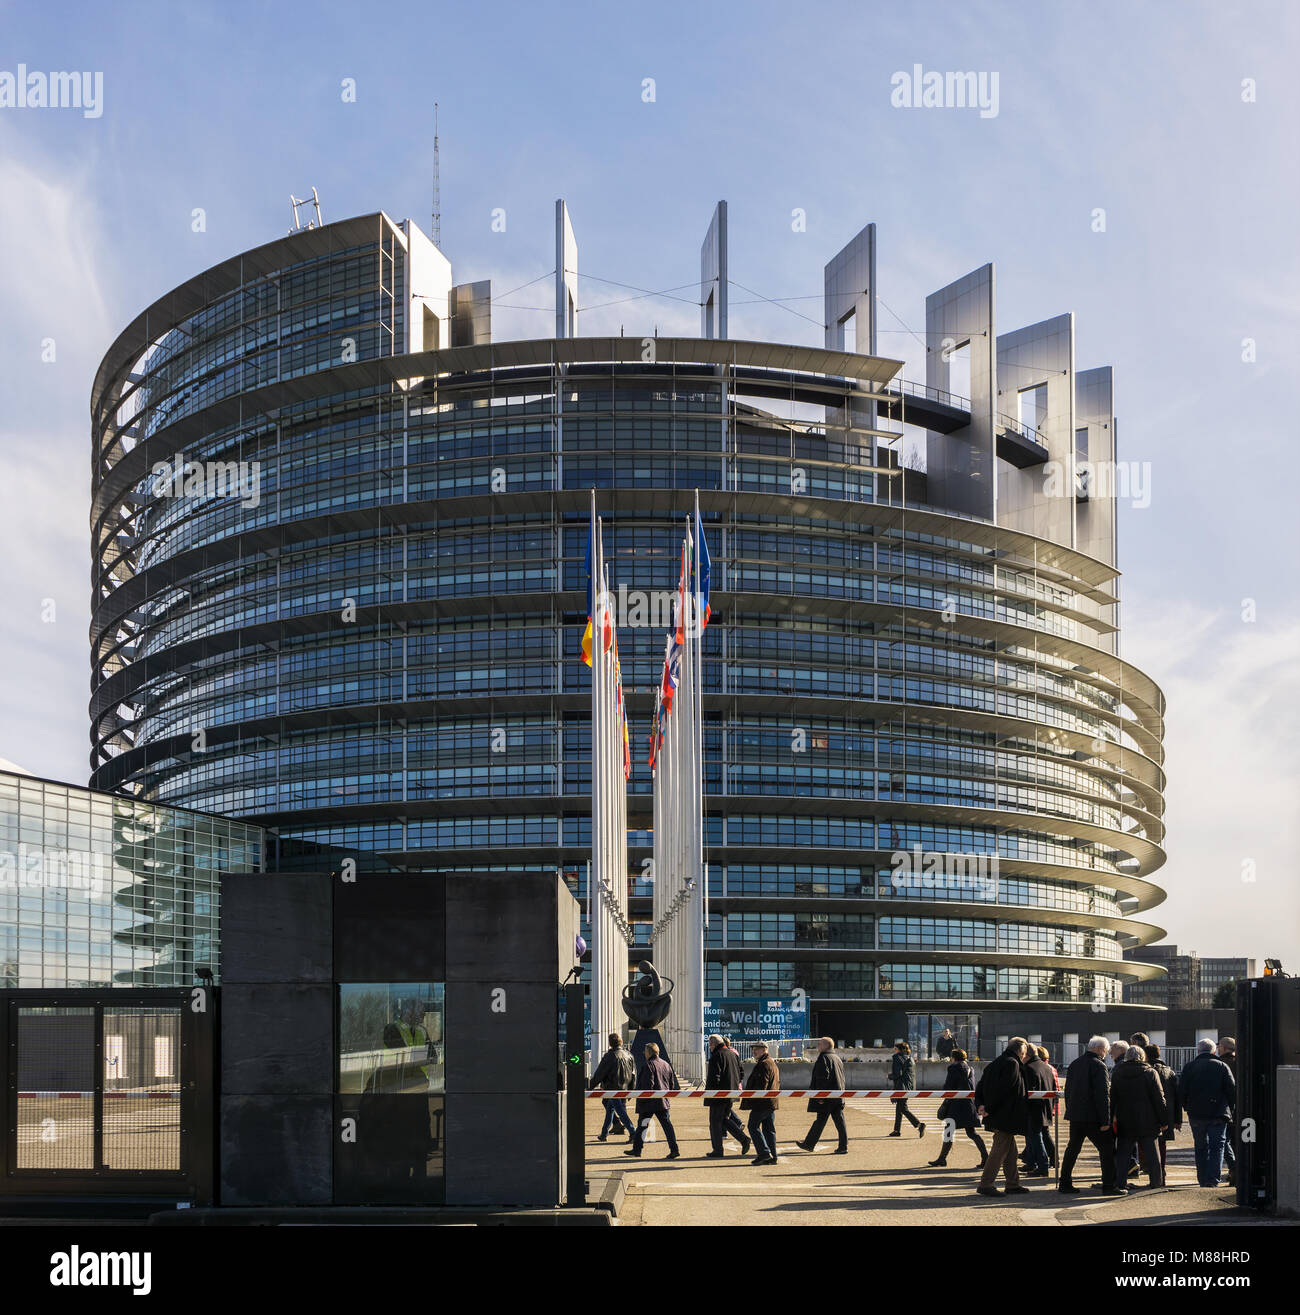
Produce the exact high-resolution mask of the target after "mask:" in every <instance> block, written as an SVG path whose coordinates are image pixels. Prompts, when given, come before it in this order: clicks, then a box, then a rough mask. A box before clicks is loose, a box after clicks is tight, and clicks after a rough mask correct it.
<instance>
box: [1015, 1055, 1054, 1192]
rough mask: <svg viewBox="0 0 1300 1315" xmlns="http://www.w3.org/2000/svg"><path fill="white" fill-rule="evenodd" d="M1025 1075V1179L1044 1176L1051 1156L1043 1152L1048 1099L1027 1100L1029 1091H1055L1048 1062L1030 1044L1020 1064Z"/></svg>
mask: <svg viewBox="0 0 1300 1315" xmlns="http://www.w3.org/2000/svg"><path fill="white" fill-rule="evenodd" d="M1021 1071H1022V1072H1023V1073H1024V1075H1025V1097H1026V1107H1027V1108H1026V1112H1025V1168H1024V1175H1025V1177H1026V1178H1046V1177H1047V1171H1048V1169H1049V1168H1050V1167H1051V1162H1052V1161H1051V1156H1050V1155H1049V1154H1048V1152H1047V1141H1046V1134H1047V1128H1048V1125H1049V1124H1050V1123H1051V1121H1052V1102H1051V1101H1050V1100H1042V1099H1039V1100H1031V1099H1029V1092H1031V1091H1055V1090H1056V1075H1055V1074H1054V1073H1053V1072H1052V1068H1051V1065H1050V1064H1048V1062H1047V1061H1046V1060H1045V1059H1042V1058H1041V1057H1040V1056H1039V1054H1038V1050H1037V1048H1036V1047H1034V1046H1032V1045H1031V1046H1030V1047H1029V1049H1028V1051H1027V1053H1026V1055H1025V1062H1024V1063H1023V1064H1022V1065H1021Z"/></svg>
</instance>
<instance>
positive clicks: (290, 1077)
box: [218, 872, 579, 1206]
mask: <svg viewBox="0 0 1300 1315" xmlns="http://www.w3.org/2000/svg"><path fill="white" fill-rule="evenodd" d="M578 912H579V911H578V905H577V902H576V901H575V900H574V899H573V897H572V896H571V895H570V894H569V892H568V890H567V889H566V888H565V886H564V884H563V883H562V882H561V881H559V880H558V878H555V877H538V876H522V875H520V874H465V875H453V876H450V877H435V876H418V875H413V876H407V875H397V874H365V873H363V874H359V875H358V877H357V879H356V881H354V882H345V881H342V880H340V879H339V878H337V877H331V876H330V875H329V874H327V873H297V872H295V873H258V874H233V875H230V876H227V877H225V878H224V879H223V882H222V931H221V941H222V977H221V993H220V994H221V1004H220V1070H219V1071H220V1086H219V1091H220V1118H219V1132H218V1139H219V1162H220V1174H219V1182H220V1197H219V1200H220V1202H221V1204H223V1205H319V1204H329V1203H331V1202H334V1201H336V1200H339V1199H340V1197H341V1196H344V1195H347V1194H348V1191H349V1190H350V1189H349V1188H347V1187H346V1186H344V1185H343V1184H340V1183H337V1182H336V1175H335V1172H334V1164H335V1153H336V1151H337V1149H338V1147H337V1146H336V1141H337V1140H338V1129H337V1128H336V1126H335V1124H336V1122H337V1118H338V1114H339V1109H341V1106H340V1107H336V1096H335V1092H334V1087H335V1069H336V1055H335V1044H336V1042H335V1006H336V998H337V985H338V984H339V983H341V982H369V981H373V982H406V981H410V982H419V981H435V982H445V984H446V1016H445V1023H444V1043H445V1056H446V1070H445V1071H446V1095H445V1097H444V1103H443V1110H442V1112H441V1119H442V1121H441V1131H442V1146H443V1147H444V1148H445V1167H444V1189H445V1200H446V1202H447V1204H450V1205H496V1206H505V1205H554V1204H556V1203H557V1202H558V1201H560V1199H561V1190H562V1181H563V1145H564V1141H563V1131H564V1130H563V1101H562V1095H561V1092H560V1080H561V1075H560V1063H559V1047H558V1044H557V1043H558V1031H557V1028H558V1017H559V983H560V981H561V979H562V978H563V977H564V975H565V974H566V973H567V972H568V971H569V969H570V968H571V967H572V966H573V964H574V963H575V962H576V960H575V957H574V953H573V950H574V937H575V936H576V935H577V932H578ZM402 1099H406V1098H402Z"/></svg>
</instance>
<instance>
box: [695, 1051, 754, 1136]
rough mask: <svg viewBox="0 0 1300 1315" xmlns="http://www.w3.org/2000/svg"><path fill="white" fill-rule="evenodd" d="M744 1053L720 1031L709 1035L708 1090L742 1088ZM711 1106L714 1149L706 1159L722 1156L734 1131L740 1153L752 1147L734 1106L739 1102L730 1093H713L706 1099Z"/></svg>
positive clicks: (705, 1079)
mask: <svg viewBox="0 0 1300 1315" xmlns="http://www.w3.org/2000/svg"><path fill="white" fill-rule="evenodd" d="M741 1081H742V1078H741V1072H740V1056H739V1055H737V1054H736V1052H735V1051H734V1050H732V1049H731V1048H730V1047H729V1046H728V1045H727V1043H726V1042H725V1041H724V1040H723V1039H722V1037H720V1036H718V1035H717V1034H716V1033H715V1034H714V1035H713V1036H711V1037H710V1038H709V1067H708V1071H707V1072H706V1073H705V1075H704V1089H705V1090H706V1091H739V1090H740V1086H741ZM704 1103H705V1104H706V1105H707V1106H708V1107H709V1142H710V1144H711V1146H712V1148H713V1149H712V1150H710V1151H709V1152H708V1154H707V1155H706V1156H705V1157H704V1158H705V1159H706V1160H720V1159H721V1158H722V1157H723V1155H724V1154H725V1152H724V1151H723V1139H724V1138H725V1137H726V1136H727V1135H728V1134H730V1135H731V1136H732V1137H734V1138H735V1139H736V1140H737V1141H738V1142H739V1143H740V1153H741V1155H744V1154H745V1153H746V1152H747V1151H748V1150H749V1138H748V1137H746V1136H745V1129H744V1128H743V1127H742V1126H741V1122H740V1118H739V1116H738V1115H737V1114H736V1112H735V1110H734V1109H733V1108H732V1106H733V1104H734V1103H735V1102H734V1101H733V1100H732V1099H731V1098H730V1097H727V1096H710V1097H708V1098H707V1099H706V1100H705V1102H704Z"/></svg>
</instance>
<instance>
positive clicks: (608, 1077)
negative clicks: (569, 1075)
mask: <svg viewBox="0 0 1300 1315" xmlns="http://www.w3.org/2000/svg"><path fill="white" fill-rule="evenodd" d="M635 1081H636V1060H634V1059H633V1058H632V1055H631V1053H630V1052H629V1051H628V1050H627V1048H626V1047H625V1046H624V1045H623V1038H622V1037H621V1036H619V1034H618V1033H617V1032H611V1033H610V1034H609V1049H608V1050H606V1051H605V1053H604V1054H603V1055H602V1056H601V1059H600V1063H599V1064H597V1065H596V1071H595V1072H594V1073H593V1074H592V1075H591V1086H590V1088H589V1090H591V1091H630V1090H631V1089H632V1084H633V1083H634V1082H635ZM600 1103H601V1104H602V1105H603V1106H604V1107H605V1121H604V1123H602V1124H601V1127H600V1135H599V1136H598V1137H597V1138H596V1140H597V1141H605V1140H607V1139H608V1137H609V1134H610V1132H611V1130H613V1129H614V1128H615V1125H616V1124H621V1125H622V1126H621V1127H620V1128H619V1129H618V1131H619V1133H620V1135H629V1136H630V1135H631V1132H632V1120H631V1119H629V1118H628V1117H627V1098H626V1097H618V1096H607V1097H604V1098H602V1100H601V1102H600Z"/></svg>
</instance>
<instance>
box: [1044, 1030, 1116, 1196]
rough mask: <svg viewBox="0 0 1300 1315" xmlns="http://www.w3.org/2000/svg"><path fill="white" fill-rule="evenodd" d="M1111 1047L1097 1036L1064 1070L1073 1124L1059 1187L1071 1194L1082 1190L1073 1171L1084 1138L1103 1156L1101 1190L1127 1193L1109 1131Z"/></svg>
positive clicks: (1067, 1110)
mask: <svg viewBox="0 0 1300 1315" xmlns="http://www.w3.org/2000/svg"><path fill="white" fill-rule="evenodd" d="M1109 1049H1110V1043H1109V1042H1108V1041H1107V1040H1106V1038H1105V1037H1104V1036H1095V1037H1093V1038H1092V1039H1091V1040H1090V1041H1089V1042H1088V1048H1087V1050H1085V1051H1084V1052H1083V1054H1082V1055H1080V1056H1079V1058H1078V1059H1076V1060H1075V1061H1074V1063H1072V1064H1071V1065H1070V1067H1069V1068H1067V1069H1066V1070H1065V1117H1066V1120H1067V1121H1068V1122H1069V1124H1070V1142H1069V1145H1068V1146H1066V1148H1065V1159H1064V1160H1062V1161H1061V1187H1060V1190H1061V1191H1063V1192H1065V1193H1067V1194H1068V1195H1071V1196H1073V1195H1076V1194H1077V1193H1078V1191H1079V1189H1078V1188H1077V1187H1076V1186H1075V1185H1074V1183H1073V1181H1072V1180H1071V1174H1073V1172H1074V1163H1075V1161H1076V1160H1077V1159H1078V1158H1079V1152H1080V1151H1081V1150H1083V1143H1084V1141H1085V1140H1087V1141H1090V1142H1091V1143H1092V1144H1093V1146H1094V1147H1095V1148H1096V1151H1097V1155H1098V1156H1099V1157H1100V1159H1101V1190H1102V1191H1103V1192H1104V1193H1105V1194H1106V1195H1107V1196H1125V1195H1127V1193H1126V1192H1125V1191H1124V1189H1123V1188H1117V1187H1116V1186H1115V1134H1114V1133H1113V1132H1111V1130H1110V1075H1109V1074H1108V1073H1107V1072H1106V1052H1107V1051H1108V1050H1109Z"/></svg>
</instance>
